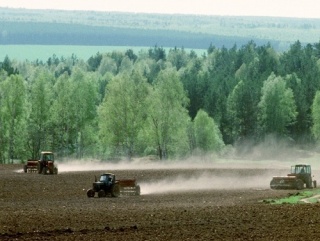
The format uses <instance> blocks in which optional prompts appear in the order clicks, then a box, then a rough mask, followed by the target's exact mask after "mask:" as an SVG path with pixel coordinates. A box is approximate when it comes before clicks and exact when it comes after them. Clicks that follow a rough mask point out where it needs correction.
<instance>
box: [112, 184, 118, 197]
mask: <svg viewBox="0 0 320 241" xmlns="http://www.w3.org/2000/svg"><path fill="white" fill-rule="evenodd" d="M111 196H112V197H119V196H120V186H119V185H118V184H114V185H113V187H112V190H111Z"/></svg>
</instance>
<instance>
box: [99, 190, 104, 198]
mask: <svg viewBox="0 0 320 241" xmlns="http://www.w3.org/2000/svg"><path fill="white" fill-rule="evenodd" d="M98 197H106V192H105V191H104V190H100V191H99V192H98Z"/></svg>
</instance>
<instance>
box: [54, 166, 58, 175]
mask: <svg viewBox="0 0 320 241" xmlns="http://www.w3.org/2000/svg"><path fill="white" fill-rule="evenodd" d="M53 174H55V175H57V174H58V168H57V167H54V168H53Z"/></svg>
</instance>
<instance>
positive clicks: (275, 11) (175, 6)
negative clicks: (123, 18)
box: [0, 0, 320, 18]
mask: <svg viewBox="0 0 320 241" xmlns="http://www.w3.org/2000/svg"><path fill="white" fill-rule="evenodd" d="M0 7H12V8H29V9H64V10H93V11H106V12H110V11H116V12H137V13H138V12H139V13H141V12H144V13H169V14H171V13H180V14H204V15H221V16H276V17H298V18H320V1H319V0H275V1H266V0H63V1H61V0H0Z"/></svg>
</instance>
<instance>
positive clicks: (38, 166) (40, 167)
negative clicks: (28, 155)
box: [37, 163, 43, 174]
mask: <svg viewBox="0 0 320 241" xmlns="http://www.w3.org/2000/svg"><path fill="white" fill-rule="evenodd" d="M37 169H38V174H41V173H42V169H43V167H42V165H41V163H38V165H37Z"/></svg>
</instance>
